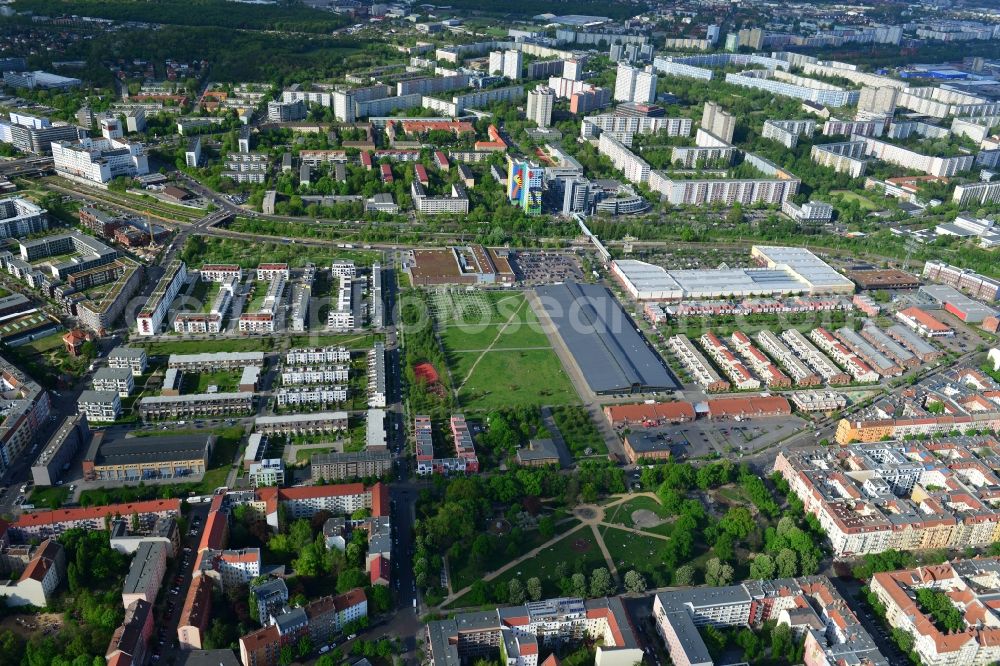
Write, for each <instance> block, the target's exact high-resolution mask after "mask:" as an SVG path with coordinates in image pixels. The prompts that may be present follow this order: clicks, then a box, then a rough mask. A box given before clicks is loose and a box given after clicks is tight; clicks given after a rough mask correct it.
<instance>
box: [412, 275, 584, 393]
mask: <svg viewBox="0 0 1000 666" xmlns="http://www.w3.org/2000/svg"><path fill="white" fill-rule="evenodd" d="M430 302H431V308H432V310H433V313H434V317H435V319H436V320H437V324H438V333H439V335H440V337H441V340H442V342H443V344H444V346H445V348H446V350H447V354H448V359H449V365H450V369H451V375H452V378H453V379H454V381H455V384H456V385H457V386H459V387H460V388H459V390H458V398H459V402H460V403H461V404H462V406H463V407H464V408H466V409H473V410H474V409H483V410H490V409H496V408H499V407H511V406H518V405H566V404H575V403H577V402H579V398H578V396H577V395H576V391H575V390H574V389H573V386H572V384H571V383H570V381H569V378H568V377H567V376H566V374H565V372H564V371H563V368H562V364H561V363H560V362H559V358H558V357H557V356H556V354H555V352H554V351H552V348H551V346H550V344H549V341H548V338H547V337H546V336H545V333H544V332H542V331H541V330H540V329H539V328H538V326H537V323H538V322H537V319H536V318H535V314H534V312H533V311H532V310H531V308H530V307H529V306H528V303H527V301H526V299H525V297H524V295H523V294H522V293H520V292H453V291H449V290H439V291H437V292H434V293H433V294H431V298H430ZM508 322H510V323H509V325H507V326H506V327H505V324H507V323H508Z"/></svg>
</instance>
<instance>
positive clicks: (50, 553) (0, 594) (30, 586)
mask: <svg viewBox="0 0 1000 666" xmlns="http://www.w3.org/2000/svg"><path fill="white" fill-rule="evenodd" d="M65 577H66V552H65V551H64V550H63V547H62V546H61V545H60V544H59V542H57V541H55V540H53V539H46V540H45V541H43V542H42V543H41V544H40V545H39V546H38V549H37V550H36V551H35V552H34V554H33V555H32V557H31V560H30V561H29V562H28V565H27V566H26V567H25V568H24V571H22V572H21V575H20V577H18V579H17V580H7V581H4V582H2V583H0V598H3V599H4V601H5V602H6V604H7V606H36V607H38V608H47V607H48V606H49V605H50V602H51V601H53V599H54V596H55V591H56V588H57V587H59V584H60V583H61V582H62V581H63V579H65Z"/></svg>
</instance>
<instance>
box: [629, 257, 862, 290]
mask: <svg viewBox="0 0 1000 666" xmlns="http://www.w3.org/2000/svg"><path fill="white" fill-rule="evenodd" d="M751 257H752V258H753V259H754V260H755V262H756V263H757V264H758V265H759V267H755V268H717V269H694V270H670V271H668V270H666V269H664V268H661V267H660V266H655V265H653V264H648V263H646V262H644V261H638V260H635V259H618V260H615V261H614V262H612V265H611V274H612V275H613V276H614V277H615V278H616V279H617V280H618V282H619V283H621V285H622V287H624V289H625V290H626V291H627V292H628V293H629V294H630V295H631V296H632V298H635V299H636V300H642V301H644V300H654V301H679V300H682V299H718V298H732V297H737V298H739V297H744V298H745V297H750V296H778V295H783V294H799V293H806V294H810V295H814V294H830V293H836V294H850V293H853V292H854V283H853V282H851V281H850V280H848V279H847V278H846V277H844V276H843V275H841V274H840V273H838V272H837V271H835V270H834V269H833V268H832V267H831V266H830V265H829V264H827V263H826V262H825V261H823V260H822V259H820V258H819V257H817V256H816V255H815V254H813V253H812V252H810V251H809V250H806V249H804V248H792V247H766V246H760V245H755V246H754V247H753V249H752V250H751Z"/></svg>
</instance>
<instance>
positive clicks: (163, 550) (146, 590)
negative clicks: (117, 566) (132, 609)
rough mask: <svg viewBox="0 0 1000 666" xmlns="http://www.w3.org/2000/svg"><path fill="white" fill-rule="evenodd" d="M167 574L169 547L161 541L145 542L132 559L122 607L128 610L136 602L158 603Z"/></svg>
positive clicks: (123, 592)
mask: <svg viewBox="0 0 1000 666" xmlns="http://www.w3.org/2000/svg"><path fill="white" fill-rule="evenodd" d="M166 572H167V546H166V544H164V543H162V542H160V541H143V542H142V543H140V544H139V548H138V549H137V550H136V552H135V557H134V558H132V564H131V565H130V566H129V570H128V575H127V576H126V577H125V585H124V586H123V588H122V605H123V606H124V607H125V608H128V607H129V606H131V605H132V604H133V603H134V602H136V601H143V602H145V603H148V604H154V603H156V595H157V594H158V593H159V591H160V586H161V585H162V584H163V576H164V574H166Z"/></svg>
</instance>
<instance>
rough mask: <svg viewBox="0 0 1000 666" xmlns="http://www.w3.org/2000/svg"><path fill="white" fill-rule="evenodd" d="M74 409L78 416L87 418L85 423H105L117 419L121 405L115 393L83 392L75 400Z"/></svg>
mask: <svg viewBox="0 0 1000 666" xmlns="http://www.w3.org/2000/svg"><path fill="white" fill-rule="evenodd" d="M76 408H77V413H78V414H83V415H85V416H86V417H87V421H89V422H91V423H100V422H105V423H106V422H110V421H114V420H116V419H117V418H118V416H119V415H120V414H121V411H122V403H121V398H120V397H119V395H118V393H117V392H116V391H83V392H82V393H81V394H80V397H79V398H77V401H76Z"/></svg>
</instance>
